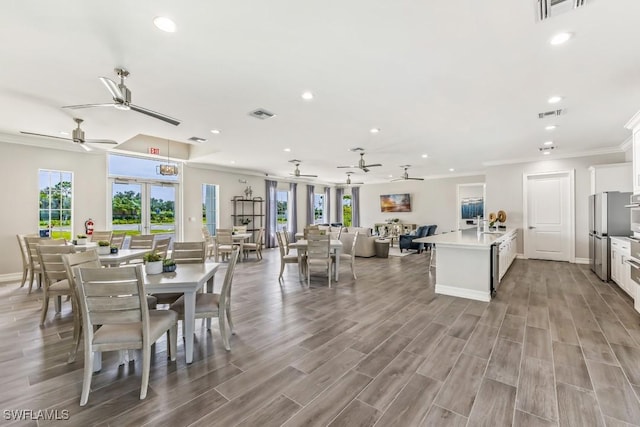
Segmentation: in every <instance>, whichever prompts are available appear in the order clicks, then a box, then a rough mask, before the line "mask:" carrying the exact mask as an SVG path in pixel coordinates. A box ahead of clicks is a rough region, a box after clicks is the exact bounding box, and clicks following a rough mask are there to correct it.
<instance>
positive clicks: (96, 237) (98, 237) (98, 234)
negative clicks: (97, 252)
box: [91, 231, 113, 242]
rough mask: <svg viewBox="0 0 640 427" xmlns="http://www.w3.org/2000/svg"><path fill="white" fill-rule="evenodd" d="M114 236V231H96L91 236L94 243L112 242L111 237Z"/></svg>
mask: <svg viewBox="0 0 640 427" xmlns="http://www.w3.org/2000/svg"><path fill="white" fill-rule="evenodd" d="M112 235H113V231H94V232H93V234H92V235H91V241H92V242H99V241H105V242H111V237H112Z"/></svg>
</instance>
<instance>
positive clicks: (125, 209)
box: [111, 182, 147, 236]
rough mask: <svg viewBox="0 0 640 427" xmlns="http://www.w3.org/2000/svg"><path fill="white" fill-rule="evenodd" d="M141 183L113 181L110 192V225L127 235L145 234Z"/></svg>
mask: <svg viewBox="0 0 640 427" xmlns="http://www.w3.org/2000/svg"><path fill="white" fill-rule="evenodd" d="M142 192H143V185H142V184H139V183H120V182H114V183H113V185H112V193H111V227H112V230H113V231H114V232H116V233H118V232H123V231H124V232H125V233H126V234H127V235H128V236H134V235H138V234H147V229H146V227H144V223H143V221H142V218H143V217H142V210H143V206H142V200H143V197H142Z"/></svg>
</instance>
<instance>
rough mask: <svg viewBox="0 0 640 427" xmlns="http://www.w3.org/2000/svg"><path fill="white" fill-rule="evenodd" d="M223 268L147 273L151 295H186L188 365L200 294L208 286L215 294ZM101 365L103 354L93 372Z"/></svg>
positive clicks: (210, 264)
mask: <svg viewBox="0 0 640 427" xmlns="http://www.w3.org/2000/svg"><path fill="white" fill-rule="evenodd" d="M136 250H137V249H136ZM105 256H106V255H105ZM221 265H222V264H221V263H217V262H204V263H199V264H178V266H177V268H176V269H175V271H173V272H171V273H160V274H146V272H145V273H144V276H143V279H144V287H145V290H146V291H147V293H149V294H163V293H168V294H174V293H182V294H184V324H183V328H184V349H185V351H184V353H185V359H186V362H187V363H192V362H193V336H194V332H195V322H196V293H197V292H198V291H199V290H200V289H201V288H203V287H204V285H205V284H206V285H207V286H206V292H209V293H212V292H213V284H214V283H213V282H214V278H215V274H216V272H217V271H218V268H220V266H221ZM207 324H209V323H207ZM121 361H122V357H121ZM101 363H102V362H101V357H100V353H96V354H95V357H94V366H93V370H94V371H99V370H100V369H101V367H102V366H101Z"/></svg>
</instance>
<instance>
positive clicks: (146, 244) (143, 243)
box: [129, 234, 154, 249]
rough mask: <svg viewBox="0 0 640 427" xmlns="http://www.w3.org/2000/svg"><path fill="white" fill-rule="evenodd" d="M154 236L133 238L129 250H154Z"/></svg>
mask: <svg viewBox="0 0 640 427" xmlns="http://www.w3.org/2000/svg"><path fill="white" fill-rule="evenodd" d="M153 240H154V235H153V234H139V235H137V236H131V240H130V241H129V249H153Z"/></svg>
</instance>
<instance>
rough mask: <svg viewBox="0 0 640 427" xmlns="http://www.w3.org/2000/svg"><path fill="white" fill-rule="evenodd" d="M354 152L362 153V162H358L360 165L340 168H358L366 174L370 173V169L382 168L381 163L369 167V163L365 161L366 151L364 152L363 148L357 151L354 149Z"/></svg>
mask: <svg viewBox="0 0 640 427" xmlns="http://www.w3.org/2000/svg"><path fill="white" fill-rule="evenodd" d="M352 151H360V161H359V162H358V164H357V165H349V166H338V168H343V169H344V168H348V169H353V168H358V169H362V170H363V171H365V172H369V168H373V167H378V166H382V165H381V164H380V163H374V164H370V165H368V164H367V162H365V161H364V151H362V149H361V148H357V149H354V150H352Z"/></svg>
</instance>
